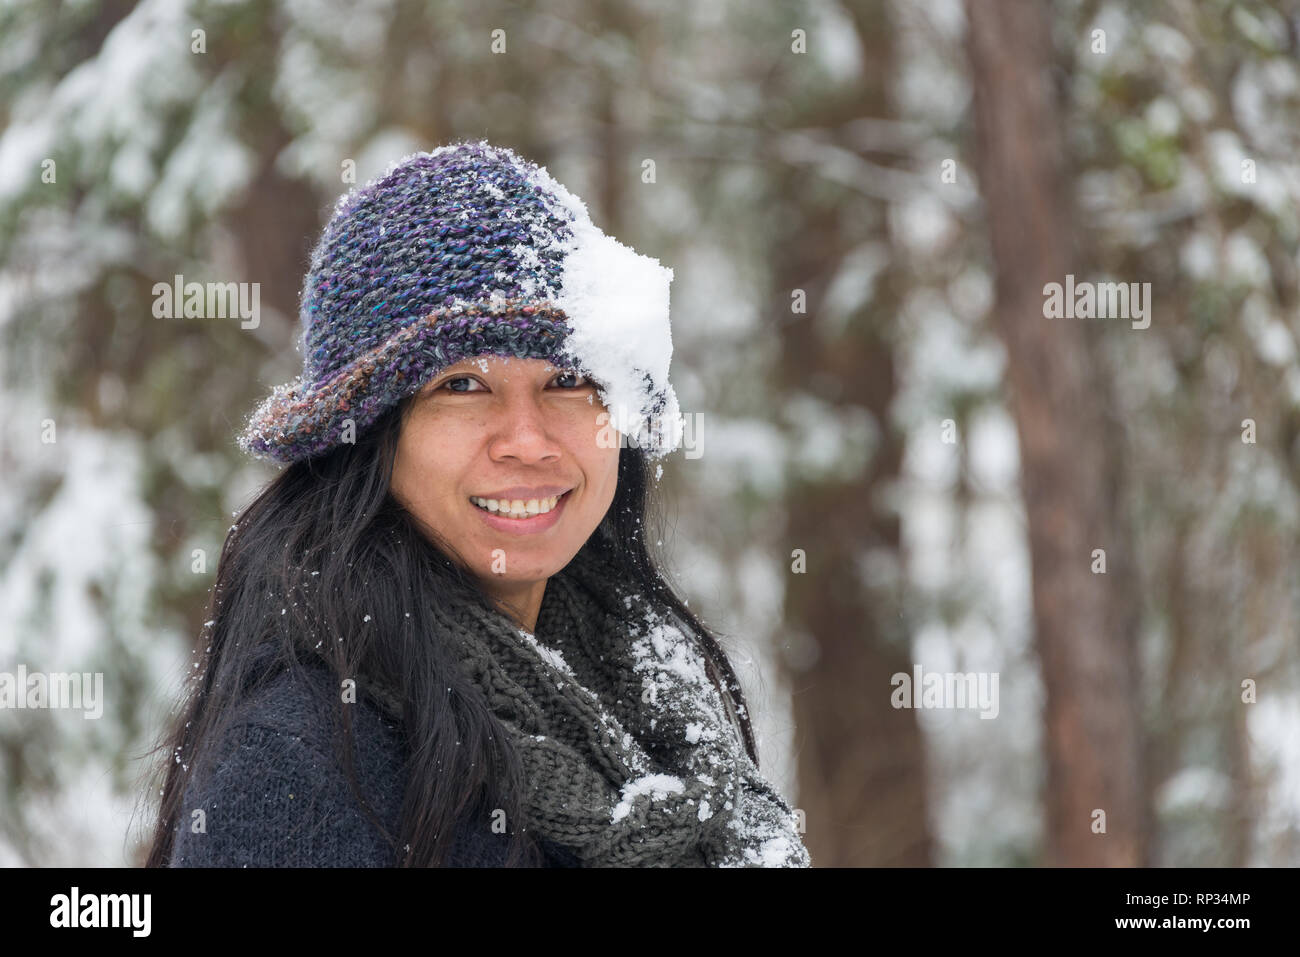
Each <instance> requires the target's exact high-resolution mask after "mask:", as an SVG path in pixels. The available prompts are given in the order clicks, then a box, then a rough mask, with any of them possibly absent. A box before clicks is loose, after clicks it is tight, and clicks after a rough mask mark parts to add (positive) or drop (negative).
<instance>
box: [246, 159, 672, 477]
mask: <svg viewBox="0 0 1300 957" xmlns="http://www.w3.org/2000/svg"><path fill="white" fill-rule="evenodd" d="M671 281H672V270H670V269H667V268H665V267H663V266H661V265H660V264H659V263H658V262H657V261H656V260H654V259H650V258H648V257H645V256H641V255H639V254H637V253H635V252H634V251H632V250H631V249H629V248H628V247H626V246H623V245H622V244H620V243H618V242H617V241H616V240H614V239H612V238H610V237H608V236H606V235H605V234H604V233H603V232H601V231H600V230H599V229H598V228H597V227H595V226H594V225H593V224H592V223H591V219H590V216H589V215H588V213H587V208H586V206H585V204H583V203H582V201H581V200H579V199H578V198H577V197H575V196H574V195H573V194H572V193H570V192H569V191H568V190H567V189H565V188H564V187H563V186H561V185H560V184H559V183H557V182H556V181H555V180H554V179H552V178H551V176H550V174H549V173H547V171H546V169H545V167H541V166H537V165H536V164H534V163H531V162H529V161H527V160H524V159H522V158H521V157H519V156H517V155H516V154H515V153H513V152H512V151H510V150H509V149H505V148H502V147H494V146H491V145H489V144H488V143H487V142H485V141H478V142H457V143H452V144H450V145H447V146H443V147H439V148H438V149H436V150H434V151H433V152H430V153H425V152H421V153H414V154H412V155H410V156H408V157H405V158H404V159H401V160H399V161H397V162H396V163H394V164H393V165H392V166H390V167H389V169H388V171H387V172H386V173H385V174H384V175H383V176H382V177H380V178H379V179H377V180H372V181H371V182H369V183H367V184H366V185H365V186H363V187H361V188H359V189H354V190H353V191H351V192H350V193H348V194H347V195H345V196H343V197H342V198H341V199H340V200H339V202H338V204H337V205H336V207H335V209H334V214H333V216H332V217H331V219H330V221H329V223H328V224H327V225H326V226H325V230H324V232H323V234H322V235H321V237H320V240H319V242H318V243H317V244H316V247H315V249H314V250H313V251H312V256H311V268H310V270H309V271H308V273H307V276H306V279H305V281H304V283H303V288H302V299H301V308H300V318H301V321H302V325H303V331H302V337H301V340H300V343H299V348H300V351H302V353H303V372H302V375H301V376H299V377H298V378H297V379H296V380H295V381H293V382H291V383H288V384H286V385H282V386H279V387H277V388H276V389H275V390H274V391H273V392H272V393H271V394H270V395H269V396H268V397H267V398H266V399H264V400H263V401H262V403H261V404H260V405H259V406H258V408H257V409H256V411H255V412H254V413H253V415H252V417H251V418H250V419H249V422H248V425H247V427H246V428H245V429H244V431H243V432H242V433H241V434H240V436H239V437H238V440H237V441H238V443H239V446H240V448H241V449H242V450H243V451H244V452H246V453H248V454H250V455H254V456H257V457H259V458H264V459H269V460H271V461H275V462H280V463H284V464H288V463H291V462H295V461H298V460H301V459H305V458H309V457H311V456H314V455H319V454H321V453H324V452H326V451H328V450H330V449H332V448H334V447H336V446H338V445H340V444H342V443H345V442H349V441H355V436H356V435H357V434H359V433H360V432H362V431H363V430H364V429H365V428H366V427H367V426H369V425H370V424H372V423H373V422H374V421H375V419H377V418H378V417H379V416H380V415H381V414H382V413H383V412H384V411H386V410H387V409H389V408H391V407H392V406H393V405H395V404H396V403H397V402H398V401H400V400H401V399H402V398H403V397H404V396H405V395H408V394H410V393H412V392H416V391H418V390H419V389H420V388H421V387H422V386H423V385H425V383H427V382H428V381H429V380H430V379H431V378H432V377H433V376H434V375H436V374H437V373H438V372H439V371H441V370H442V369H444V368H446V367H447V366H450V365H453V364H454V363H456V362H458V361H460V360H461V359H464V358H470V357H473V356H479V355H498V356H514V357H518V358H536V359H546V360H548V361H551V362H553V363H554V364H555V365H557V366H559V367H561V368H566V369H575V370H577V371H579V372H581V373H582V374H584V375H587V376H589V377H590V378H591V379H592V380H593V381H594V382H595V383H596V385H597V387H598V390H599V392H600V398H601V401H602V402H603V403H604V404H605V405H606V407H607V409H608V410H609V412H610V424H611V425H613V426H614V427H615V428H617V429H618V430H619V431H620V432H621V433H623V434H624V435H625V436H628V437H629V439H632V438H633V437H635V440H636V441H638V442H639V443H640V444H642V445H643V446H644V447H645V448H646V451H647V452H648V453H649V454H651V455H663V454H666V453H667V452H671V451H672V450H673V449H674V448H676V447H677V444H678V442H679V441H680V410H679V407H678V404H677V398H676V395H675V393H674V391H673V388H672V386H671V385H670V384H669V383H668V363H669V360H670V358H671V355H672V337H671V334H670V331H669V323H668V286H669V283H670V282H671Z"/></svg>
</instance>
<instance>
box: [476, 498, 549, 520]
mask: <svg viewBox="0 0 1300 957" xmlns="http://www.w3.org/2000/svg"><path fill="white" fill-rule="evenodd" d="M562 497H563V496H561V495H553V496H551V497H550V498H530V499H528V500H527V501H525V500H523V499H518V498H517V499H514V500H513V501H506V500H505V499H501V500H499V501H498V500H497V499H495V498H478V497H477V496H473V495H471V496H470V499H469V500H470V501H471V502H473V503H474V504H475V505H477V506H478V507H479V508H482V509H486V510H487V511H489V512H492V513H493V514H494V515H501V516H504V517H506V518H528V517H531V516H533V515H544V514H546V513H547V512H549V511H550V510H551V509H553V508H555V503H556V502H558V501H559V500H560V499H561V498H562Z"/></svg>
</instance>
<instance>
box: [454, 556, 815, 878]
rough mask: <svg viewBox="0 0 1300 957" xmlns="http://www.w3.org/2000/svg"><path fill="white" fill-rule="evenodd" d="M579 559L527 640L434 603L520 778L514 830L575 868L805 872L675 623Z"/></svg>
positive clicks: (789, 822)
mask: <svg viewBox="0 0 1300 957" xmlns="http://www.w3.org/2000/svg"><path fill="white" fill-rule="evenodd" d="M586 552H587V550H586V549H584V550H583V552H580V553H579V555H578V556H577V557H575V558H574V559H573V561H571V562H570V563H569V565H568V566H566V567H565V569H564V570H563V571H561V572H560V573H558V574H556V575H554V576H552V577H551V578H550V580H549V581H548V582H547V585H546V591H545V593H544V597H543V602H542V607H541V611H540V613H539V616H538V621H537V627H536V633H535V634H533V633H529V632H528V631H526V630H524V629H523V628H521V627H519V626H518V625H517V624H514V623H513V622H511V621H509V620H508V619H507V618H505V617H504V616H502V615H499V614H496V613H494V612H490V611H487V610H484V609H481V608H477V607H474V608H466V609H462V610H458V611H448V610H446V609H441V610H439V611H438V612H437V613H438V615H439V616H440V619H441V624H442V625H443V631H444V634H445V635H447V636H448V637H449V638H451V639H452V640H453V641H455V642H456V647H457V654H458V657H459V659H460V662H461V664H462V666H463V667H464V669H465V671H466V673H467V674H468V675H469V676H470V677H471V679H472V680H473V682H474V684H475V685H477V687H478V688H480V689H481V690H482V692H483V694H484V695H485V697H486V700H487V702H488V705H489V707H490V708H491V710H492V711H493V713H494V714H495V715H496V716H497V717H498V718H499V719H500V721H501V722H502V725H503V726H504V728H505V730H506V733H507V735H508V736H509V738H510V740H511V743H512V744H513V745H514V747H515V749H516V751H517V752H518V754H519V755H520V758H521V760H522V763H523V767H524V770H525V773H526V776H527V778H528V780H529V782H530V783H531V784H532V785H533V787H531V788H528V789H527V793H526V794H525V795H524V799H523V800H524V806H525V811H526V813H527V815H528V817H529V821H528V822H527V826H529V827H531V828H533V829H534V830H535V832H538V833H540V834H541V835H542V836H543V837H546V838H549V839H550V840H552V841H555V842H557V843H560V844H563V845H566V846H568V847H570V848H572V849H573V851H574V853H575V854H577V856H578V857H579V859H580V860H581V861H582V863H583V865H584V866H588V867H600V866H612V867H692V866H695V867H705V866H707V867H808V866H810V859H809V855H808V851H807V849H806V848H805V847H804V845H803V842H802V841H801V840H800V837H799V832H798V828H797V825H796V817H795V815H794V813H793V811H792V810H791V808H790V806H789V804H788V803H787V802H786V801H785V800H784V799H783V798H782V797H781V795H780V794H778V793H777V791H776V790H775V789H774V788H773V786H772V785H771V784H770V783H769V782H768V781H767V780H765V779H764V778H763V776H762V775H761V774H760V772H759V770H758V768H757V767H756V766H755V765H754V763H753V761H751V760H750V758H749V755H748V753H747V752H746V751H745V748H744V744H743V742H742V739H741V737H740V731H739V728H738V727H737V726H736V725H735V724H734V723H733V722H732V721H731V720H730V719H729V717H728V713H729V709H730V707H731V703H730V696H728V701H727V703H725V704H724V701H723V698H722V695H721V694H720V693H719V691H718V688H717V687H716V686H715V685H714V684H713V682H712V681H711V680H710V679H709V676H708V674H707V673H706V671H705V659H704V657H703V653H702V652H701V651H700V650H699V649H698V648H697V647H696V645H695V644H694V643H693V642H692V641H691V640H689V639H688V638H687V633H688V632H689V628H688V626H686V624H685V623H684V622H683V621H682V620H681V619H680V618H679V617H678V616H676V615H674V614H672V613H671V612H669V611H668V610H667V609H666V608H660V610H656V606H657V605H658V604H659V603H655V604H653V605H652V603H651V602H650V601H648V600H647V599H646V597H645V596H643V595H641V594H637V593H634V592H631V591H629V590H628V589H627V588H625V587H623V586H621V585H619V584H618V583H616V582H615V580H614V577H615V576H613V575H612V574H611V573H610V571H609V569H607V568H604V567H602V566H601V564H600V562H599V560H598V559H595V558H592V557H591V556H589V555H587V554H586Z"/></svg>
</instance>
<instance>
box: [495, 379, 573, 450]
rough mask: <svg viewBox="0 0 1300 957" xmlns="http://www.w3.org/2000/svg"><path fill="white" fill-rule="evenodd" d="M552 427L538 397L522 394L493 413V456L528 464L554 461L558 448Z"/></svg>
mask: <svg viewBox="0 0 1300 957" xmlns="http://www.w3.org/2000/svg"><path fill="white" fill-rule="evenodd" d="M551 425H552V423H551V422H550V421H549V419H548V415H547V411H546V409H545V407H544V406H543V405H542V403H541V401H540V398H539V397H537V396H532V395H524V396H518V397H516V398H514V399H512V400H511V401H510V402H508V403H506V404H505V405H503V406H502V407H501V408H500V409H499V410H498V411H497V412H496V413H494V418H493V421H492V424H491V426H490V428H491V429H492V430H493V440H492V445H491V454H492V456H493V457H494V458H506V457H514V458H517V459H519V460H520V461H527V462H532V461H543V460H546V459H550V458H557V457H558V456H559V454H560V447H559V444H558V443H557V442H556V440H555V436H554V431H553V429H552V427H551Z"/></svg>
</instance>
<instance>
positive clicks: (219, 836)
mask: <svg viewBox="0 0 1300 957" xmlns="http://www.w3.org/2000/svg"><path fill="white" fill-rule="evenodd" d="M308 674H309V679H310V681H311V682H312V683H313V684H316V685H317V688H316V689H314V690H318V691H322V690H323V691H326V692H327V693H326V694H319V693H318V694H311V693H309V691H310V690H313V689H307V688H305V687H303V685H302V684H301V682H300V681H299V679H298V678H297V677H296V675H294V674H293V673H292V672H289V671H287V670H286V671H285V672H283V673H282V674H280V675H278V676H277V677H275V678H274V679H272V680H271V681H269V682H268V683H267V684H266V685H264V686H263V687H261V688H260V689H258V690H257V691H256V692H254V693H253V694H251V695H249V696H248V698H247V699H246V700H245V701H244V702H242V703H241V705H240V708H239V711H238V713H237V715H236V718H235V720H234V722H233V723H232V726H231V730H230V732H229V733H228V734H227V735H226V736H225V738H224V739H223V742H222V748H221V750H220V754H221V757H220V758H219V759H218V760H217V761H215V763H214V764H213V766H212V767H211V770H210V771H209V772H208V773H204V774H201V775H196V777H195V778H194V779H192V780H191V781H190V784H189V786H188V787H187V788H186V791H185V798H184V806H183V809H182V814H181V820H180V822H179V824H178V827H177V833H176V840H175V843H174V846H173V848H172V854H171V861H170V866H171V867H393V866H395V864H396V859H395V855H394V851H393V849H392V847H391V845H390V844H389V843H388V842H387V841H385V840H384V837H383V835H382V834H380V832H379V830H378V829H377V828H375V826H374V825H373V824H372V823H371V822H370V819H369V818H368V817H367V816H366V815H365V813H364V812H363V811H362V809H361V806H360V805H359V804H358V803H357V802H356V800H355V799H354V797H353V795H352V790H351V788H350V787H349V786H348V781H347V778H346V777H345V775H344V771H343V768H342V765H341V764H340V763H339V761H338V759H337V758H336V757H335V756H334V748H333V746H332V741H331V735H332V733H333V731H332V729H333V724H332V721H333V716H332V714H331V713H330V712H329V709H328V708H327V707H326V703H328V702H330V701H331V700H336V697H335V696H337V694H338V682H337V681H336V680H335V679H334V677H333V676H332V674H331V673H330V672H329V670H328V669H327V668H325V667H324V666H323V665H312V666H310V668H309V670H308ZM353 716H354V717H353V729H354V732H355V734H356V742H357V746H356V749H355V758H354V762H355V770H356V775H357V782H358V786H359V787H360V788H361V791H362V793H363V794H364V795H365V796H366V800H367V801H368V802H369V804H370V806H371V807H372V808H373V809H374V811H375V813H376V815H377V816H378V817H379V818H380V819H381V820H382V821H383V822H384V825H385V827H387V828H388V830H389V833H391V834H393V835H396V834H397V833H398V815H399V812H400V809H401V804H402V795H403V791H404V788H405V783H406V778H405V772H404V768H403V763H404V760H405V756H406V752H405V742H404V740H403V738H402V736H401V734H400V732H399V730H398V728H397V727H396V726H395V725H393V724H392V723H391V722H389V721H388V720H387V718H386V716H385V715H384V714H383V713H382V712H380V711H379V709H378V708H376V707H375V706H374V705H372V704H371V703H370V702H368V701H367V700H366V699H365V698H364V697H363V696H359V697H358V702H357V705H356V710H355V711H354V712H353ZM196 770H197V769H196ZM197 808H202V809H203V810H204V811H205V814H206V822H205V825H206V832H205V833H197V834H196V833H194V832H193V831H194V829H193V827H192V826H191V825H192V821H193V813H194V811H195V809H197ZM506 840H507V837H506V835H504V834H493V833H492V832H491V830H490V829H489V828H487V827H486V826H478V825H474V824H470V823H468V822H467V823H466V824H465V825H464V826H463V827H462V828H461V830H460V831H459V832H458V833H457V835H456V837H455V839H454V843H453V847H452V854H451V856H450V858H449V859H448V866H450V867H500V866H502V865H503V864H504V862H505V842H506ZM542 848H543V851H544V853H545V855H546V863H545V865H544V866H547V867H576V866H578V860H577V858H576V857H575V856H574V855H573V853H572V852H571V851H569V850H568V849H567V848H564V847H561V846H559V845H556V844H552V843H551V842H549V841H545V840H544V841H542Z"/></svg>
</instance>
